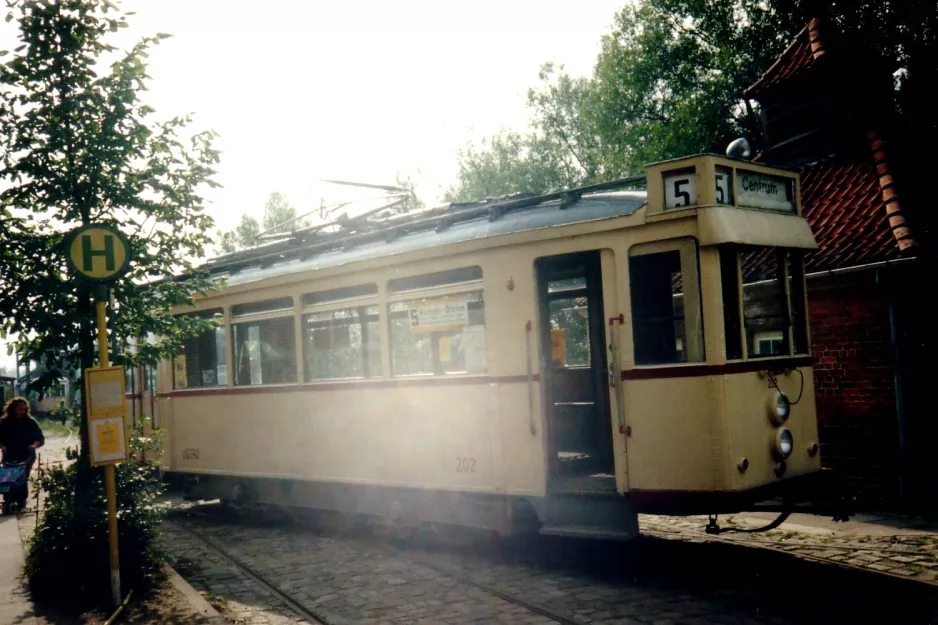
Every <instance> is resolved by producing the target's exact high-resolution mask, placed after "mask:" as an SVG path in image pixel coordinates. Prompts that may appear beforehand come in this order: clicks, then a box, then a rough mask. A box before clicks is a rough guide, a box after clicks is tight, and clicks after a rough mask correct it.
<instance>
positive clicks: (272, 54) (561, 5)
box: [0, 0, 628, 365]
mask: <svg viewBox="0 0 938 625" xmlns="http://www.w3.org/2000/svg"><path fill="white" fill-rule="evenodd" d="M627 1H628V0H582V1H580V2H576V3H573V2H569V1H567V2H557V1H556V0H554V1H551V0H500V1H493V0H474V1H473V2H458V3H457V2H445V1H441V0H427V1H418V0H395V1H394V2H388V1H386V0H384V1H381V0H374V1H363V0H345V1H340V0H331V1H329V2H318V1H306V0H293V1H290V2H288V1H286V0H267V1H266V2H247V1H245V0H125V2H123V5H122V6H123V7H124V8H125V9H127V10H132V11H136V12H137V15H135V16H132V17H131V18H130V28H128V29H126V30H125V31H124V32H122V33H120V35H119V38H118V39H117V40H116V41H115V43H117V44H118V45H120V46H122V47H129V46H130V45H131V44H132V42H133V41H134V40H136V39H138V38H139V37H141V36H144V35H149V34H153V33H156V32H166V33H170V34H172V35H173V36H174V37H173V38H172V39H170V40H168V41H165V42H164V43H163V44H162V45H160V46H159V47H158V48H156V49H155V50H154V51H153V53H152V54H151V57H150V75H151V76H152V78H153V80H152V82H151V85H150V91H149V93H147V94H145V95H144V100H145V102H147V103H148V104H150V105H152V106H154V107H155V108H156V109H157V115H158V116H162V117H171V116H174V115H180V114H184V113H193V114H194V119H195V126H196V127H198V128H212V129H214V130H216V131H218V132H219V133H220V134H221V137H220V138H219V140H218V143H217V146H218V147H219V148H220V149H221V150H222V152H223V153H222V160H221V166H220V168H219V175H218V181H219V182H220V183H221V184H222V185H223V187H224V188H222V189H217V190H213V191H211V192H210V193H209V194H208V197H209V199H210V201H211V204H210V211H211V214H212V215H213V216H214V217H215V219H216V221H217V222H218V223H219V225H220V226H222V227H225V228H230V227H232V226H233V225H234V224H235V223H236V222H237V220H238V218H239V216H240V214H241V213H242V212H251V213H254V214H255V215H257V216H260V214H261V212H262V208H263V203H264V200H265V199H266V197H267V196H268V195H269V194H270V193H271V192H272V191H282V192H283V193H285V194H286V195H287V198H288V199H289V200H290V201H291V203H292V204H294V205H295V206H297V207H298V208H300V209H301V210H307V209H309V208H311V207H313V206H314V205H316V204H318V201H319V198H320V197H322V196H325V197H326V198H327V199H331V198H335V197H336V196H337V193H339V191H338V190H337V189H335V187H332V188H329V187H328V186H324V185H322V184H321V183H319V180H320V179H322V178H340V179H346V180H356V181H365V182H373V183H384V184H389V183H392V182H393V180H394V177H395V174H396V173H397V172H399V171H400V172H404V173H405V174H411V175H413V176H414V177H415V179H416V180H417V181H418V184H419V186H418V194H419V195H420V196H421V197H422V199H424V200H425V201H427V202H428V203H433V202H434V201H436V200H437V199H438V198H439V196H440V195H442V192H443V191H444V190H445V188H446V187H447V186H448V185H450V184H451V183H452V181H453V179H454V177H455V174H456V151H457V149H458V148H459V147H461V146H463V145H465V143H466V141H467V139H469V138H470V137H473V138H475V139H477V140H478V139H480V138H482V137H484V136H487V135H490V134H492V133H494V132H496V131H498V129H499V128H501V127H508V128H523V127H524V126H525V123H526V120H527V110H526V107H525V96H526V93H527V89H528V88H529V87H530V86H532V85H534V84H535V83H536V81H537V73H538V69H539V67H540V65H541V63H543V62H545V61H554V62H556V63H559V64H563V65H564V66H565V67H566V69H567V70H568V71H569V72H570V73H572V74H575V75H588V74H590V73H591V72H592V68H593V64H594V62H595V60H596V55H597V53H598V51H599V42H600V37H601V36H602V35H603V34H605V33H607V32H608V31H609V29H610V26H611V24H612V20H613V17H614V15H615V12H616V11H617V10H618V9H619V8H620V7H621V6H622V5H623V4H625V3H626V2H627ZM0 28H3V29H5V30H0V43H2V46H0V47H3V48H6V49H12V48H13V47H15V46H16V44H15V43H14V42H13V38H14V37H15V23H12V24H2V25H0ZM418 172H419V173H418ZM2 347H3V346H2V344H0V348H2ZM10 362H11V361H10V360H9V359H7V357H6V350H5V348H3V349H0V364H7V365H10Z"/></svg>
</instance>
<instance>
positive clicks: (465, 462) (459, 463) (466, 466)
mask: <svg viewBox="0 0 938 625" xmlns="http://www.w3.org/2000/svg"><path fill="white" fill-rule="evenodd" d="M475 472H476V459H475V458H467V457H463V456H460V457H458V458H456V473H475Z"/></svg>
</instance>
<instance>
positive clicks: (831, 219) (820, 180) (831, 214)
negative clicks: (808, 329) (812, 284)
mask: <svg viewBox="0 0 938 625" xmlns="http://www.w3.org/2000/svg"><path fill="white" fill-rule="evenodd" d="M801 204H802V207H803V209H804V216H805V217H806V218H807V219H808V222H809V223H810V224H811V230H812V231H813V232H814V236H815V238H816V239H817V242H818V249H817V250H816V251H814V252H812V253H811V254H809V255H808V256H807V258H806V259H805V265H806V269H807V271H808V272H809V273H810V272H815V271H826V270H828V269H838V268H844V267H854V266H856V265H864V264H867V263H875V262H880V261H884V260H894V259H897V258H899V257H900V251H899V247H898V246H897V245H896V238H895V236H893V233H892V230H891V229H890V226H889V219H888V215H887V213H886V202H885V200H884V198H883V192H882V189H881V188H880V184H879V179H878V177H877V174H876V169H875V167H874V166H873V163H872V162H869V163H867V162H860V161H857V160H856V159H850V158H834V159H831V160H828V161H824V162H822V163H817V164H814V165H809V166H807V167H805V168H804V169H803V170H802V171H801Z"/></svg>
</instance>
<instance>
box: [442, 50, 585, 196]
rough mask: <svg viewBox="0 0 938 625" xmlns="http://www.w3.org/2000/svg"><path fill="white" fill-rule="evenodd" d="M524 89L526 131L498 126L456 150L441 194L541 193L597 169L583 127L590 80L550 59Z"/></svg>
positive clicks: (582, 178) (577, 180) (578, 181)
mask: <svg viewBox="0 0 938 625" xmlns="http://www.w3.org/2000/svg"><path fill="white" fill-rule="evenodd" d="M539 77H540V84H539V86H538V87H536V88H532V89H531V90H529V92H528V106H529V108H530V109H531V111H532V118H531V123H530V129H529V130H528V131H527V132H516V131H510V130H502V131H501V132H499V133H498V134H496V135H493V136H492V137H490V138H487V139H483V140H482V141H481V144H480V145H478V146H477V145H475V144H473V143H471V142H470V143H469V144H468V145H466V147H464V148H462V149H460V150H459V151H458V153H457V160H458V164H459V172H458V174H457V176H456V182H455V184H454V185H453V186H451V187H450V188H449V189H448V190H447V192H446V195H445V198H446V200H447V201H450V202H465V201H471V200H481V199H485V198H490V197H498V196H501V195H508V194H511V193H547V192H550V191H557V190H559V189H564V188H570V187H574V186H577V185H579V184H581V183H583V182H584V181H588V180H592V179H594V178H595V177H596V176H597V175H598V174H599V172H601V171H602V167H601V165H600V164H599V163H598V162H597V161H596V160H595V156H596V146H595V144H594V139H593V137H592V136H591V135H590V133H589V132H588V131H587V130H586V128H587V125H586V123H585V121H584V120H585V119H587V118H588V116H589V112H588V111H586V110H585V108H586V99H587V96H588V94H589V90H590V82H589V81H588V80H586V79H573V78H571V77H570V76H569V75H567V74H566V73H564V72H563V71H562V68H561V70H556V69H555V68H554V66H553V65H552V64H550V63H547V64H545V65H544V66H543V67H542V68H541V72H540V76H539Z"/></svg>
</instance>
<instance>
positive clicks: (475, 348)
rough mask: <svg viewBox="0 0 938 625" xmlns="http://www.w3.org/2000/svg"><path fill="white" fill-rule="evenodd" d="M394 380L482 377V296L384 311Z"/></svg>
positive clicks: (392, 306)
mask: <svg viewBox="0 0 938 625" xmlns="http://www.w3.org/2000/svg"><path fill="white" fill-rule="evenodd" d="M388 313H389V317H390V325H391V336H390V338H391V367H392V371H393V373H394V375H395V376H408V375H447V374H455V373H485V372H486V361H485V302H484V300H483V298H482V291H472V292H469V293H460V294H457V295H446V296H443V297H437V298H422V299H417V300H411V301H407V302H395V303H392V304H390V305H389V306H388Z"/></svg>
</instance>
